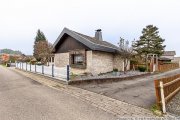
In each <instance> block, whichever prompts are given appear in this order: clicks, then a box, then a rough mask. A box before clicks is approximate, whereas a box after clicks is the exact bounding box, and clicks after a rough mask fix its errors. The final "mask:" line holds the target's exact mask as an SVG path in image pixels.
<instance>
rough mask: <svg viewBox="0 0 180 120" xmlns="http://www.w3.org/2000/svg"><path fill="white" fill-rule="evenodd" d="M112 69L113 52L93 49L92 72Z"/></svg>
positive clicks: (96, 72) (103, 71) (97, 72)
mask: <svg viewBox="0 0 180 120" xmlns="http://www.w3.org/2000/svg"><path fill="white" fill-rule="evenodd" d="M112 70H113V54H111V53H106V52H99V51H93V54H92V74H99V73H106V72H110V71H112Z"/></svg>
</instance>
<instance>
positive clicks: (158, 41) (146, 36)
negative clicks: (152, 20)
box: [132, 25, 166, 56]
mask: <svg viewBox="0 0 180 120" xmlns="http://www.w3.org/2000/svg"><path fill="white" fill-rule="evenodd" d="M158 34H159V31H158V28H157V27H156V26H153V25H148V26H146V28H144V29H143V30H142V35H141V36H140V38H139V40H137V41H135V42H134V43H133V45H132V46H133V48H134V51H136V52H137V53H138V54H139V55H144V56H146V55H147V54H157V55H158V56H161V55H162V54H163V52H164V48H165V47H166V46H165V45H163V42H164V41H165V40H164V39H162V38H161V37H160V36H159V35H158Z"/></svg>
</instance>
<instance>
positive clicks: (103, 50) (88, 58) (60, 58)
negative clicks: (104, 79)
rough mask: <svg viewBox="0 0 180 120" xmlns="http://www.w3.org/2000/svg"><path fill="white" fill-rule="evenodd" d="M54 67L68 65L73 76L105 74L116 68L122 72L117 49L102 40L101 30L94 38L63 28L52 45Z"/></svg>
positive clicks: (121, 63)
mask: <svg viewBox="0 0 180 120" xmlns="http://www.w3.org/2000/svg"><path fill="white" fill-rule="evenodd" d="M53 49H54V54H55V57H54V62H55V66H56V67H64V66H66V65H70V67H71V71H72V72H73V73H75V74H81V73H92V74H99V73H106V72H110V71H112V70H113V69H114V68H117V69H118V70H119V71H123V70H124V63H123V59H122V58H121V55H120V49H119V47H117V46H115V45H113V44H111V43H109V42H106V41H104V40H103V39H102V32H101V29H98V30H96V32H95V37H90V36H87V35H83V34H81V33H78V32H75V31H72V30H69V29H68V28H64V29H63V31H62V32H61V34H60V35H59V37H58V38H57V40H56V41H55V43H54V45H53Z"/></svg>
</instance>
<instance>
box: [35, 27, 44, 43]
mask: <svg viewBox="0 0 180 120" xmlns="http://www.w3.org/2000/svg"><path fill="white" fill-rule="evenodd" d="M39 41H46V37H45V35H44V33H43V32H42V31H41V30H40V29H38V31H37V35H36V37H35V42H39Z"/></svg>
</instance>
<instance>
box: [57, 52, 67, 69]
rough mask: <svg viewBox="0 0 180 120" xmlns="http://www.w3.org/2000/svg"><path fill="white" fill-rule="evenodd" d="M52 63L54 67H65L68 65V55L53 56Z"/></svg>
mask: <svg viewBox="0 0 180 120" xmlns="http://www.w3.org/2000/svg"><path fill="white" fill-rule="evenodd" d="M54 63H55V66H56V67H65V66H66V65H69V53H58V54H55V57H54Z"/></svg>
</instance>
